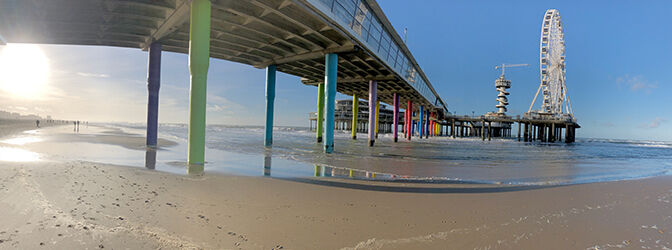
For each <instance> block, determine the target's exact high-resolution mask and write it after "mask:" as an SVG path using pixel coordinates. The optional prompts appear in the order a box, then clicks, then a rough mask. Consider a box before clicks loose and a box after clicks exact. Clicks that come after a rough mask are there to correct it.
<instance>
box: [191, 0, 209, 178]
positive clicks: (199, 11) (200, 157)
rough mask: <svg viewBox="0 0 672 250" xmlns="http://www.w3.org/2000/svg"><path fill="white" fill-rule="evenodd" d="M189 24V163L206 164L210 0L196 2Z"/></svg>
mask: <svg viewBox="0 0 672 250" xmlns="http://www.w3.org/2000/svg"><path fill="white" fill-rule="evenodd" d="M190 18H191V19H190V22H189V73H190V74H191V90H190V96H189V138H188V146H187V147H188V149H187V158H188V164H189V165H193V166H198V167H200V168H202V167H203V164H204V163H205V103H206V96H207V91H206V86H207V76H208V67H209V60H210V1H209V0H193V1H192V2H191V15H190Z"/></svg>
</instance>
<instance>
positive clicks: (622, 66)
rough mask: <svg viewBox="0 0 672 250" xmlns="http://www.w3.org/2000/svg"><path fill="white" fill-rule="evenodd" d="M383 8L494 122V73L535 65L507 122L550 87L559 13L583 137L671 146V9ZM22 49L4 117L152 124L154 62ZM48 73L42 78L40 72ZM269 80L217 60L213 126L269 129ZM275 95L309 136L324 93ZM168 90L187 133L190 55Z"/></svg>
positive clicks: (437, 76) (429, 68) (426, 66)
mask: <svg viewBox="0 0 672 250" xmlns="http://www.w3.org/2000/svg"><path fill="white" fill-rule="evenodd" d="M378 2H379V4H380V6H381V7H382V9H383V11H384V12H385V13H386V15H387V17H388V19H389V20H390V21H391V23H392V24H393V26H394V27H395V29H396V30H397V31H398V32H403V30H404V28H407V29H408V41H407V46H408V47H409V49H410V50H411V52H412V53H413V55H414V57H415V58H416V60H417V61H418V63H419V64H420V66H421V67H422V69H423V71H424V72H425V73H426V75H427V76H428V78H429V80H430V81H431V83H432V84H433V86H434V88H435V89H436V90H437V92H438V93H439V95H440V96H441V97H442V99H443V100H444V101H445V102H446V104H447V105H448V108H449V110H450V111H451V112H453V113H457V114H460V115H465V114H468V115H471V114H472V112H474V113H475V114H477V115H478V114H483V113H486V112H489V111H495V105H496V104H497V102H496V100H495V99H496V96H497V92H496V90H495V87H494V80H495V79H496V78H497V77H498V76H499V74H500V72H499V71H497V70H495V68H494V66H495V65H497V64H501V63H528V64H530V66H529V67H523V68H513V69H510V70H507V74H506V76H507V78H508V79H509V80H511V81H512V88H511V89H510V90H509V92H510V93H511V95H510V96H509V103H510V105H509V111H508V113H509V114H511V115H517V114H521V115H522V113H524V112H526V111H527V110H528V106H529V105H530V103H531V101H532V98H533V97H534V94H535V92H536V90H537V88H538V86H539V36H540V29H541V20H542V17H543V15H544V12H545V11H546V10H547V9H549V8H555V9H558V10H559V11H560V15H561V17H562V21H563V25H564V31H565V41H566V57H567V59H566V61H567V63H566V64H567V66H566V69H567V73H566V84H567V88H568V93H569V98H570V100H571V103H572V107H573V110H574V115H575V117H576V118H577V119H578V121H579V123H580V124H581V126H582V128H581V129H580V130H578V131H577V136H579V137H592V138H614V139H647V140H668V141H669V140H672V133H670V132H669V131H672V111H671V110H670V100H671V99H672V98H670V97H669V95H670V94H671V93H672V63H670V58H672V42H671V41H672V25H671V22H670V21H669V19H668V18H667V16H668V14H669V12H670V11H671V10H672V1H666V0H661V1H646V2H643V1H443V0H423V1H422V2H421V3H422V4H409V1H405V0H380V1H378ZM418 3H419V2H418ZM11 46H19V45H13V44H10V45H9V46H5V47H0V50H1V51H0V79H4V81H5V83H2V82H0V110H6V111H13V112H20V113H24V114H39V115H43V116H46V115H51V116H53V117H54V118H56V119H69V120H72V119H77V120H87V121H93V122H138V123H142V122H144V121H145V120H146V104H147V88H146V78H147V52H144V51H141V50H139V49H127V48H113V47H95V46H71V45H38V48H39V50H41V52H42V53H43V55H37V56H38V57H39V56H42V57H44V58H45V60H44V61H45V63H44V65H43V64H40V63H35V62H34V61H23V62H21V61H20V60H18V61H17V60H14V61H12V62H11V63H10V64H11V66H13V67H9V66H8V65H9V64H7V62H6V61H7V60H5V62H3V61H2V59H1V58H2V56H3V55H4V54H3V53H5V52H6V51H4V50H5V49H6V48H9V47H11ZM17 51H22V50H21V49H19V50H17ZM25 51H27V52H25V53H32V52H30V50H29V49H25ZM33 52H34V51H33ZM5 56H6V55H5ZM6 57H7V58H12V57H9V56H6ZM3 63H5V64H3ZM21 65H24V66H21ZM3 68H4V71H3ZM9 68H13V70H11V71H9V70H7V69H9ZM17 68H18V69H17ZM38 71H39V72H43V73H42V74H37V73H35V74H34V73H32V72H38ZM10 75H14V77H15V78H16V77H33V78H40V77H46V79H43V80H44V81H43V82H44V84H42V85H39V86H33V87H36V88H37V89H39V91H33V92H31V94H26V91H27V90H26V89H12V88H11V87H7V84H6V82H8V81H10V80H12V77H8V76H10ZM42 75H44V76H42ZM264 79H265V73H264V70H263V69H256V68H254V67H252V66H248V65H243V64H238V63H233V62H227V61H223V60H218V59H212V60H211V62H210V70H209V73H208V104H207V107H208V110H207V122H208V123H209V124H229V125H262V124H263V123H264V115H263V114H264V109H265V97H264V88H265V86H264ZM38 80H39V79H38ZM0 81H2V80H0ZM276 85H277V87H276V88H277V90H276V92H277V93H276V101H275V124H276V125H278V126H307V125H308V113H309V112H314V111H315V106H316V102H317V89H316V88H315V87H311V86H306V85H303V84H301V82H300V80H299V78H298V77H296V76H291V75H287V74H284V73H278V79H277V84H276ZM160 91H161V92H160V98H159V100H160V108H159V121H160V122H161V123H185V122H186V120H187V114H188V98H189V70H188V67H187V55H184V54H177V53H170V52H164V53H163V54H162V72H161V90H160ZM337 98H338V99H345V98H350V97H348V96H345V95H340V94H339V95H338V96H337ZM537 103H538V101H537Z"/></svg>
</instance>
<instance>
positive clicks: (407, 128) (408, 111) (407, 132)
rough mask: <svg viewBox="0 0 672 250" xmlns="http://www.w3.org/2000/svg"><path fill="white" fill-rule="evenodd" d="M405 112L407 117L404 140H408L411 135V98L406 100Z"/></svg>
mask: <svg viewBox="0 0 672 250" xmlns="http://www.w3.org/2000/svg"><path fill="white" fill-rule="evenodd" d="M406 113H408V118H407V120H406V140H409V141H410V140H411V137H412V136H413V102H411V100H408V106H407V108H406Z"/></svg>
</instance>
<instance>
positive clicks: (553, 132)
mask: <svg viewBox="0 0 672 250" xmlns="http://www.w3.org/2000/svg"><path fill="white" fill-rule="evenodd" d="M556 133H557V131H556V129H555V123H551V134H550V137H551V139H550V141H551V142H555V135H556Z"/></svg>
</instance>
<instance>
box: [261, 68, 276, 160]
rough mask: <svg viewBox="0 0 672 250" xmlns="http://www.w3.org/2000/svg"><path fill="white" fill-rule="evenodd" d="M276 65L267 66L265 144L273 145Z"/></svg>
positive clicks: (267, 145)
mask: <svg viewBox="0 0 672 250" xmlns="http://www.w3.org/2000/svg"><path fill="white" fill-rule="evenodd" d="M275 68H276V67H275V65H269V66H268V67H267V68H266V133H265V137H264V146H266V147H270V146H271V145H273V102H274V101H275Z"/></svg>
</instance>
